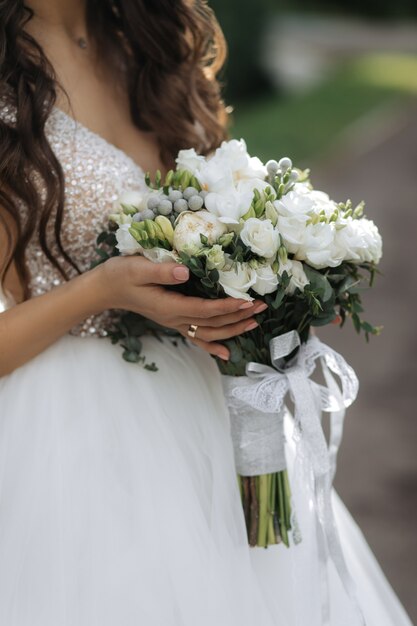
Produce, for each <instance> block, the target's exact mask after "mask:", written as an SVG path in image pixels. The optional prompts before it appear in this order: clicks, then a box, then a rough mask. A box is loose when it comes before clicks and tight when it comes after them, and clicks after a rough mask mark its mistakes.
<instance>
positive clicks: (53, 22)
mask: <svg viewBox="0 0 417 626" xmlns="http://www.w3.org/2000/svg"><path fill="white" fill-rule="evenodd" d="M26 5H27V6H28V7H29V8H30V9H32V11H33V14H34V19H33V20H31V21H32V22H34V25H36V24H37V23H39V25H42V26H44V27H46V28H53V29H55V30H59V31H61V32H63V33H65V34H66V35H67V36H68V37H70V38H72V39H74V38H75V37H79V36H82V35H85V33H86V0H54V1H53V2H51V0H30V1H27V2H26Z"/></svg>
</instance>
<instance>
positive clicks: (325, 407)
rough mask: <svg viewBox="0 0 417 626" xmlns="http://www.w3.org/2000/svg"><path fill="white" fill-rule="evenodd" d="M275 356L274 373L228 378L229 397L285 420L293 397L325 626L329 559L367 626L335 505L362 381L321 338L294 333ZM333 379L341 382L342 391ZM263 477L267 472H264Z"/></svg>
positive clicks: (251, 369)
mask: <svg viewBox="0 0 417 626" xmlns="http://www.w3.org/2000/svg"><path fill="white" fill-rule="evenodd" d="M295 350H297V354H296V356H295V357H294V358H292V359H290V360H289V361H288V362H286V358H288V357H289V356H291V354H292V353H293V352H294V351H295ZM270 353H271V362H272V365H273V366H272V367H270V366H268V365H263V364H261V363H255V362H250V363H247V365H246V377H224V378H226V379H228V380H227V382H226V385H225V390H226V396H227V397H228V398H229V399H230V400H231V401H232V398H234V399H235V400H240V401H242V402H244V403H246V404H248V405H249V406H251V407H252V408H253V409H255V411H261V412H264V413H269V414H271V413H275V414H277V413H278V414H281V413H282V410H283V408H284V406H285V405H284V401H285V397H286V395H287V393H289V394H290V396H291V399H292V401H293V403H294V408H295V414H294V421H295V429H294V439H295V441H296V446H297V448H296V462H297V456H298V455H299V450H300V444H301V443H302V444H303V445H305V446H306V447H307V448H308V450H309V458H310V459H311V462H312V470H313V474H314V486H315V499H316V507H315V509H316V514H317V522H318V524H317V532H318V545H319V558H320V563H321V575H322V585H323V591H324V593H323V598H322V620H323V626H327V625H329V624H330V602H329V597H328V583H327V561H328V558H329V557H330V558H331V560H332V561H333V563H334V566H335V568H336V570H337V572H338V575H339V577H340V579H341V581H342V584H343V586H344V588H345V591H346V593H347V595H348V597H349V598H350V601H351V604H352V608H353V610H354V611H355V613H356V615H357V617H358V622H359V624H361V625H363V626H364V625H365V619H364V616H363V614H362V611H361V609H360V606H359V603H358V600H357V596H356V589H355V585H354V582H353V580H352V577H351V575H350V573H349V571H348V568H347V565H346V562H345V558H344V555H343V550H342V547H341V543H340V538H339V533H338V530H337V526H336V523H335V519H334V513H333V508H332V504H331V489H332V482H333V477H334V474H335V471H336V462H337V452H338V449H339V446H340V443H341V440H342V435H343V422H344V417H345V409H346V408H347V407H348V406H350V405H351V404H352V402H353V401H354V400H355V399H356V396H357V393H358V388H359V383H358V379H357V377H356V375H355V372H354V371H353V369H352V368H351V367H350V366H349V365H348V364H347V363H346V361H345V360H344V359H343V357H342V356H341V355H340V354H338V353H337V352H335V351H334V350H332V349H331V348H330V347H329V346H327V345H325V344H324V343H322V342H321V341H320V340H319V339H318V338H317V337H311V338H310V339H309V341H308V342H307V343H305V344H301V342H300V337H299V335H298V333H297V332H296V331H291V332H289V333H286V334H284V335H281V336H279V337H275V338H274V339H272V340H271V342H270ZM317 361H319V362H320V363H321V366H322V369H323V375H324V379H325V382H326V384H325V385H320V384H318V383H316V382H314V381H313V380H311V378H310V377H311V375H312V373H313V372H314V370H315V368H316V362H317ZM333 374H336V375H337V376H338V377H339V379H340V382H341V389H340V388H339V385H338V384H337V382H336V380H335V378H334V376H333ZM233 378H234V380H235V383H233ZM242 379H243V380H242ZM237 381H239V383H238V384H236V382H237ZM322 411H324V412H327V413H330V437H329V445H328V444H327V442H326V438H325V435H324V432H323V428H322V424H321V417H322ZM282 436H283V435H282ZM252 469H253V468H252ZM262 473H264V472H263V471H259V472H258V474H262Z"/></svg>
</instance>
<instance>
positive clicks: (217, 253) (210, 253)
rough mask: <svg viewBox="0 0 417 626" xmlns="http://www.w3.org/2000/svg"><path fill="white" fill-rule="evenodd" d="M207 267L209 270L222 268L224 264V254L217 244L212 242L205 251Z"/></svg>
mask: <svg viewBox="0 0 417 626" xmlns="http://www.w3.org/2000/svg"><path fill="white" fill-rule="evenodd" d="M206 259H207V268H208V269H209V270H214V269H216V270H222V269H223V268H224V266H225V265H226V255H225V253H224V251H223V248H222V247H221V246H220V245H219V244H217V243H216V244H214V246H212V247H211V248H210V249H209V250H207V252H206Z"/></svg>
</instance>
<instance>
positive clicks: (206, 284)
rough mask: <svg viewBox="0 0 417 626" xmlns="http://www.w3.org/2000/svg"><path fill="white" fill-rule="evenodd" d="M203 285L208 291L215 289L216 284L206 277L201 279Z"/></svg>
mask: <svg viewBox="0 0 417 626" xmlns="http://www.w3.org/2000/svg"><path fill="white" fill-rule="evenodd" d="M201 284H202V285H204V287H207V288H208V289H213V287H214V283H212V281H211V280H210V278H207V277H206V276H204V278H202V279H201Z"/></svg>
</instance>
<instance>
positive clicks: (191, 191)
mask: <svg viewBox="0 0 417 626" xmlns="http://www.w3.org/2000/svg"><path fill="white" fill-rule="evenodd" d="M182 195H183V196H184V198H185V199H186V200H189V199H190V198H192V197H193V196H198V189H196V188H195V187H187V188H186V189H184V191H183V192H182Z"/></svg>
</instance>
